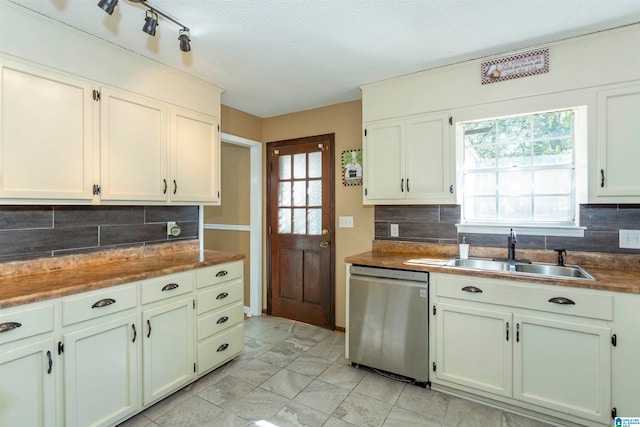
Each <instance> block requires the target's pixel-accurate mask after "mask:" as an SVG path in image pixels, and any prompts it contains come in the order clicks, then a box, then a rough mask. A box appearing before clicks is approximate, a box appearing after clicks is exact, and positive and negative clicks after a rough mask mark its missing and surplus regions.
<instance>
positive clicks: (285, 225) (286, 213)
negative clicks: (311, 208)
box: [278, 208, 291, 234]
mask: <svg viewBox="0 0 640 427" xmlns="http://www.w3.org/2000/svg"><path fill="white" fill-rule="evenodd" d="M278 233H280V234H290V233H291V209H288V208H286V209H283V208H280V209H278Z"/></svg>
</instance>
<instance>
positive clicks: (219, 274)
mask: <svg viewBox="0 0 640 427" xmlns="http://www.w3.org/2000/svg"><path fill="white" fill-rule="evenodd" d="M227 274H229V272H227V270H220V271H218V272H217V273H216V277H224V276H226V275H227Z"/></svg>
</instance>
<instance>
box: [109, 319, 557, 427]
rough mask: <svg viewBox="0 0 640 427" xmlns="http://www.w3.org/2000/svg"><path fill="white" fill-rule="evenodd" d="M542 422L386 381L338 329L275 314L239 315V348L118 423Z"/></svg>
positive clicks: (499, 425) (389, 425)
mask: <svg viewBox="0 0 640 427" xmlns="http://www.w3.org/2000/svg"><path fill="white" fill-rule="evenodd" d="M545 425H546V424H542V423H539V422H537V421H533V420H530V419H528V418H524V417H521V416H518V415H514V414H510V413H506V412H503V411H500V410H497V409H494V408H491V407H488V406H484V405H480V404H477V403H472V402H468V401H466V400H462V399H458V398H455V397H452V396H448V395H445V394H442V393H439V392H436V391H431V390H425V389H422V388H419V387H417V386H414V385H411V384H405V383H402V382H399V381H394V380H391V379H388V378H386V377H383V376H381V375H379V374H376V373H374V372H372V371H370V370H368V369H364V368H361V369H356V368H353V367H351V365H350V363H349V361H348V360H346V359H345V358H344V334H340V333H334V332H331V331H328V330H326V329H321V328H318V327H315V326H311V325H307V324H304V323H298V322H293V321H290V320H286V319H281V318H277V317H268V316H262V317H253V318H250V319H248V320H246V321H245V351H244V353H243V354H242V355H241V356H239V357H238V358H236V359H235V360H233V361H231V362H229V363H227V364H226V365H224V366H222V367H220V368H218V369H217V370H215V371H214V372H212V373H210V374H209V375H207V376H205V377H203V378H201V379H200V380H198V381H197V382H195V383H193V384H192V385H191V386H189V387H187V388H185V389H183V390H180V391H178V392H177V393H175V394H173V395H172V396H170V397H168V398H166V399H164V400H163V401H161V402H159V403H157V404H155V405H154V406H152V407H151V408H149V409H147V410H146V411H144V412H142V413H141V414H138V415H137V416H136V417H134V418H132V419H130V420H128V421H127V422H125V423H123V424H121V426H122V427H125V426H126V427H131V426H135V427H137V426H152V427H156V426H160V427H171V426H216V427H218V426H220V427H223V426H257V427H289V426H325V427H349V426H371V427H378V426H383V427H399V426H425V427H431V426H478V427H493V426H495V427H542V426H545Z"/></svg>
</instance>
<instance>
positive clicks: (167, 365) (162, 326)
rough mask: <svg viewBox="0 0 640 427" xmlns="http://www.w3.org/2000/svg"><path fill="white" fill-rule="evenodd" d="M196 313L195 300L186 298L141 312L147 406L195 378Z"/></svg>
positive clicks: (145, 402) (145, 401) (145, 400)
mask: <svg viewBox="0 0 640 427" xmlns="http://www.w3.org/2000/svg"><path fill="white" fill-rule="evenodd" d="M193 311H194V310H193V298H183V299H181V300H178V301H174V302H170V303H168V304H162V305H160V306H158V307H155V308H152V309H147V310H144V311H143V312H142V322H143V324H144V340H143V346H142V353H143V365H142V370H143V382H144V404H145V405H147V404H149V403H151V402H153V401H154V400H157V399H159V398H161V397H164V396H166V395H167V394H169V393H171V392H173V391H175V390H176V389H178V388H180V387H181V386H182V385H184V384H186V383H187V382H188V381H189V380H190V379H192V378H193V377H194V364H195V362H194V357H193V347H194V330H193V316H194V314H193Z"/></svg>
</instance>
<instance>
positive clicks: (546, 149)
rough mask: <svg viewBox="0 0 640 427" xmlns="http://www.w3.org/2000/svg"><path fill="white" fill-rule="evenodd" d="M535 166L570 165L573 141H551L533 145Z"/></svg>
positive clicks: (569, 139)
mask: <svg viewBox="0 0 640 427" xmlns="http://www.w3.org/2000/svg"><path fill="white" fill-rule="evenodd" d="M533 155H534V156H535V158H534V163H535V164H536V165H557V164H570V163H572V162H573V139H571V138H562V139H551V140H544V141H538V142H536V143H535V144H534V145H533Z"/></svg>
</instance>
